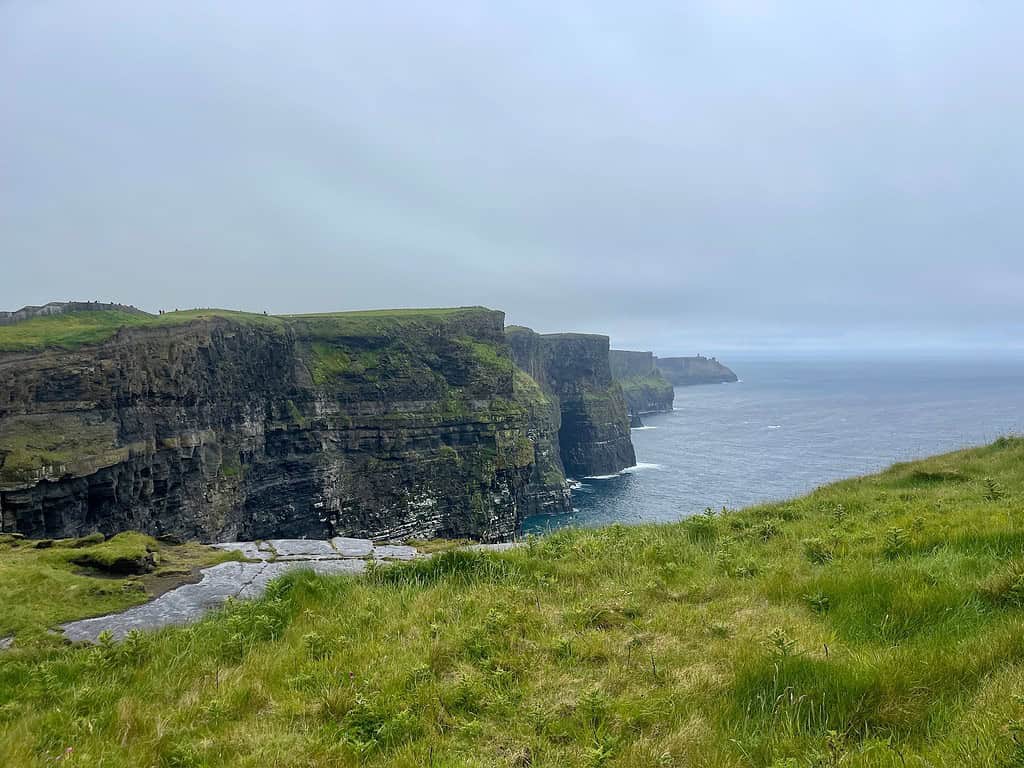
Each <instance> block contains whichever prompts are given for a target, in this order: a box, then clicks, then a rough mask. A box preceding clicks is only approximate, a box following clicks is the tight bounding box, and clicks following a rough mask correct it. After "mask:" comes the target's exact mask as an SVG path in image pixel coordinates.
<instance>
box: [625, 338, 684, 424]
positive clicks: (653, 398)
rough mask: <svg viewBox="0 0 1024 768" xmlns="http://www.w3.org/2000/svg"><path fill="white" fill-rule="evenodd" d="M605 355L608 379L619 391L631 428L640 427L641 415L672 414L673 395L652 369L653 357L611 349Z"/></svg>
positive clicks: (641, 353)
mask: <svg viewBox="0 0 1024 768" xmlns="http://www.w3.org/2000/svg"><path fill="white" fill-rule="evenodd" d="M609 355H610V357H609V360H610V363H611V371H612V378H613V379H615V380H616V381H617V382H619V385H620V386H621V387H622V392H623V394H624V395H625V397H626V407H627V408H628V410H629V416H630V421H631V423H632V425H633V426H642V423H641V422H640V416H641V415H643V414H645V413H660V412H665V411H671V410H672V401H673V400H674V398H675V392H674V390H673V388H672V384H671V383H670V382H669V381H668V380H667V379H666V378H665V377H664V376H662V375H661V372H660V371H659V370H658V369H657V368H656V367H655V365H654V354H653V353H651V352H632V351H627V350H622V349H612V350H610V351H609Z"/></svg>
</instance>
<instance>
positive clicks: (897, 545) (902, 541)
mask: <svg viewBox="0 0 1024 768" xmlns="http://www.w3.org/2000/svg"><path fill="white" fill-rule="evenodd" d="M909 545H910V537H909V536H908V535H907V532H906V531H905V530H903V529H902V528H890V529H889V530H888V531H886V532H885V545H884V547H883V551H884V552H885V556H886V557H887V558H889V559H890V560H895V559H896V558H898V557H902V556H903V555H904V553H905V552H906V550H907V547H908V546H909Z"/></svg>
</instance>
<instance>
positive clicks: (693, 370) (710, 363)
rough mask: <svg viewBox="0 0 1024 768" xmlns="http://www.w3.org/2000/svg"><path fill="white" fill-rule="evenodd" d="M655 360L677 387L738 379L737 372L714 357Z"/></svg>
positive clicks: (698, 356)
mask: <svg viewBox="0 0 1024 768" xmlns="http://www.w3.org/2000/svg"><path fill="white" fill-rule="evenodd" d="M654 362H655V365H656V366H657V368H658V370H659V371H661V374H662V375H663V376H664V377H665V378H666V379H668V380H669V381H670V382H672V385H673V386H676V387H686V386H689V385H691V384H721V383H725V382H731V381H737V378H736V374H735V373H733V372H732V371H731V370H730V369H729V368H727V367H726V366H724V365H722V364H721V363H720V362H718V360H716V359H715V358H713V357H703V356H701V355H697V356H696V357H656V358H654Z"/></svg>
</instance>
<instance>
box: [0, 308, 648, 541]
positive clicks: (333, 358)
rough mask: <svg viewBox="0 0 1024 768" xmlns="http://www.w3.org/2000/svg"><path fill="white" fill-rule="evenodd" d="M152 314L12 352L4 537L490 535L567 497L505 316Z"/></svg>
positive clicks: (3, 454)
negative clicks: (514, 355)
mask: <svg viewBox="0 0 1024 768" xmlns="http://www.w3.org/2000/svg"><path fill="white" fill-rule="evenodd" d="M150 317H151V320H150V319H147V318H141V319H140V320H139V323H138V324H132V325H130V326H126V327H120V329H114V330H112V331H111V335H110V336H109V338H105V339H103V340H99V341H96V342H92V341H90V343H88V344H85V345H75V346H71V347H70V348H63V349H61V348H53V346H52V345H51V344H49V343H47V341H46V338H44V337H42V336H41V337H40V338H41V342H40V344H39V348H33V349H30V350H27V351H26V350H22V349H21V348H19V351H7V352H0V530H3V531H5V532H18V533H23V534H26V535H28V536H45V537H58V536H59V537H67V536H80V535H84V534H87V533H90V532H92V531H100V532H102V533H104V534H112V533H116V532H118V531H122V530H127V529H132V530H140V531H144V532H146V533H150V534H155V535H161V534H167V535H173V536H178V537H180V538H198V539H201V540H206V541H223V540H227V539H260V538H272V537H314V538H330V537H332V536H338V535H351V536H361V537H368V538H376V539H381V538H406V537H422V538H430V537H470V538H475V539H480V540H484V541H496V540H504V539H507V538H509V537H511V536H512V535H513V534H514V533H515V531H516V529H517V528H518V525H519V523H520V520H521V518H522V516H523V515H524V514H526V513H528V512H531V511H534V510H535V509H537V508H541V507H543V506H544V505H545V504H549V505H552V504H553V505H555V506H557V505H558V504H559V503H563V504H564V503H566V502H565V491H564V484H561V485H559V483H557V482H556V480H560V479H561V475H560V470H561V465H560V463H559V461H558V453H557V448H556V447H555V443H554V436H555V435H556V434H559V431H560V429H561V428H564V420H561V421H559V419H560V417H561V416H562V412H561V411H558V412H557V414H556V410H557V409H552V406H551V402H550V400H549V399H548V397H547V396H546V395H545V393H544V392H542V391H541V389H540V388H539V387H537V386H536V385H534V386H532V387H531V386H529V385H530V384H531V382H529V380H528V377H525V375H523V376H520V375H518V374H517V373H516V371H515V368H514V366H513V365H512V362H511V360H510V356H509V348H508V345H507V343H506V340H505V334H504V329H503V314H502V313H501V312H495V311H491V310H487V309H483V308H465V309H457V310H424V311H414V310H403V311H396V312H367V313H342V314H336V315H313V316H303V317H287V318H279V317H266V316H262V315H245V314H241V313H227V312H216V311H211V312H200V311H196V312H189V313H168V314H166V315H161V316H160V317H152V316H150ZM26 322H27V323H33V322H35V323H47V325H46V327H45V328H43V329H42V330H44V331H45V332H46V333H52V332H53V319H52V318H44V319H41V320H28V321H26ZM13 328H14V329H16V330H18V331H19V333H20V336H19V344H23V342H24V338H25V337H26V329H29V328H30V326H29V325H27V324H26V325H24V326H14V327H13ZM40 332H42V331H40ZM29 336H30V334H29ZM0 341H2V339H0ZM0 349H4V346H3V345H2V344H0ZM7 349H8V350H10V347H7ZM574 423H575V422H574ZM627 437H628V435H627ZM543 484H547V485H550V489H551V493H549V494H548V495H547V496H545V495H544V493H543V492H542V491H543V488H541V487H540V486H541V485H543ZM556 486H557V487H556ZM559 499H561V502H560V501H559Z"/></svg>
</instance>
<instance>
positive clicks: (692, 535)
mask: <svg viewBox="0 0 1024 768" xmlns="http://www.w3.org/2000/svg"><path fill="white" fill-rule="evenodd" d="M709 511H710V510H709ZM683 526H684V528H685V530H686V535H687V537H688V538H689V539H690V541H692V542H693V543H694V544H706V543H708V542H711V541H714V540H715V539H717V538H718V525H717V521H716V520H715V518H714V516H713V515H707V514H705V515H698V516H696V517H691V518H690V519H689V520H687V521H686V522H685V523H683Z"/></svg>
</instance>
